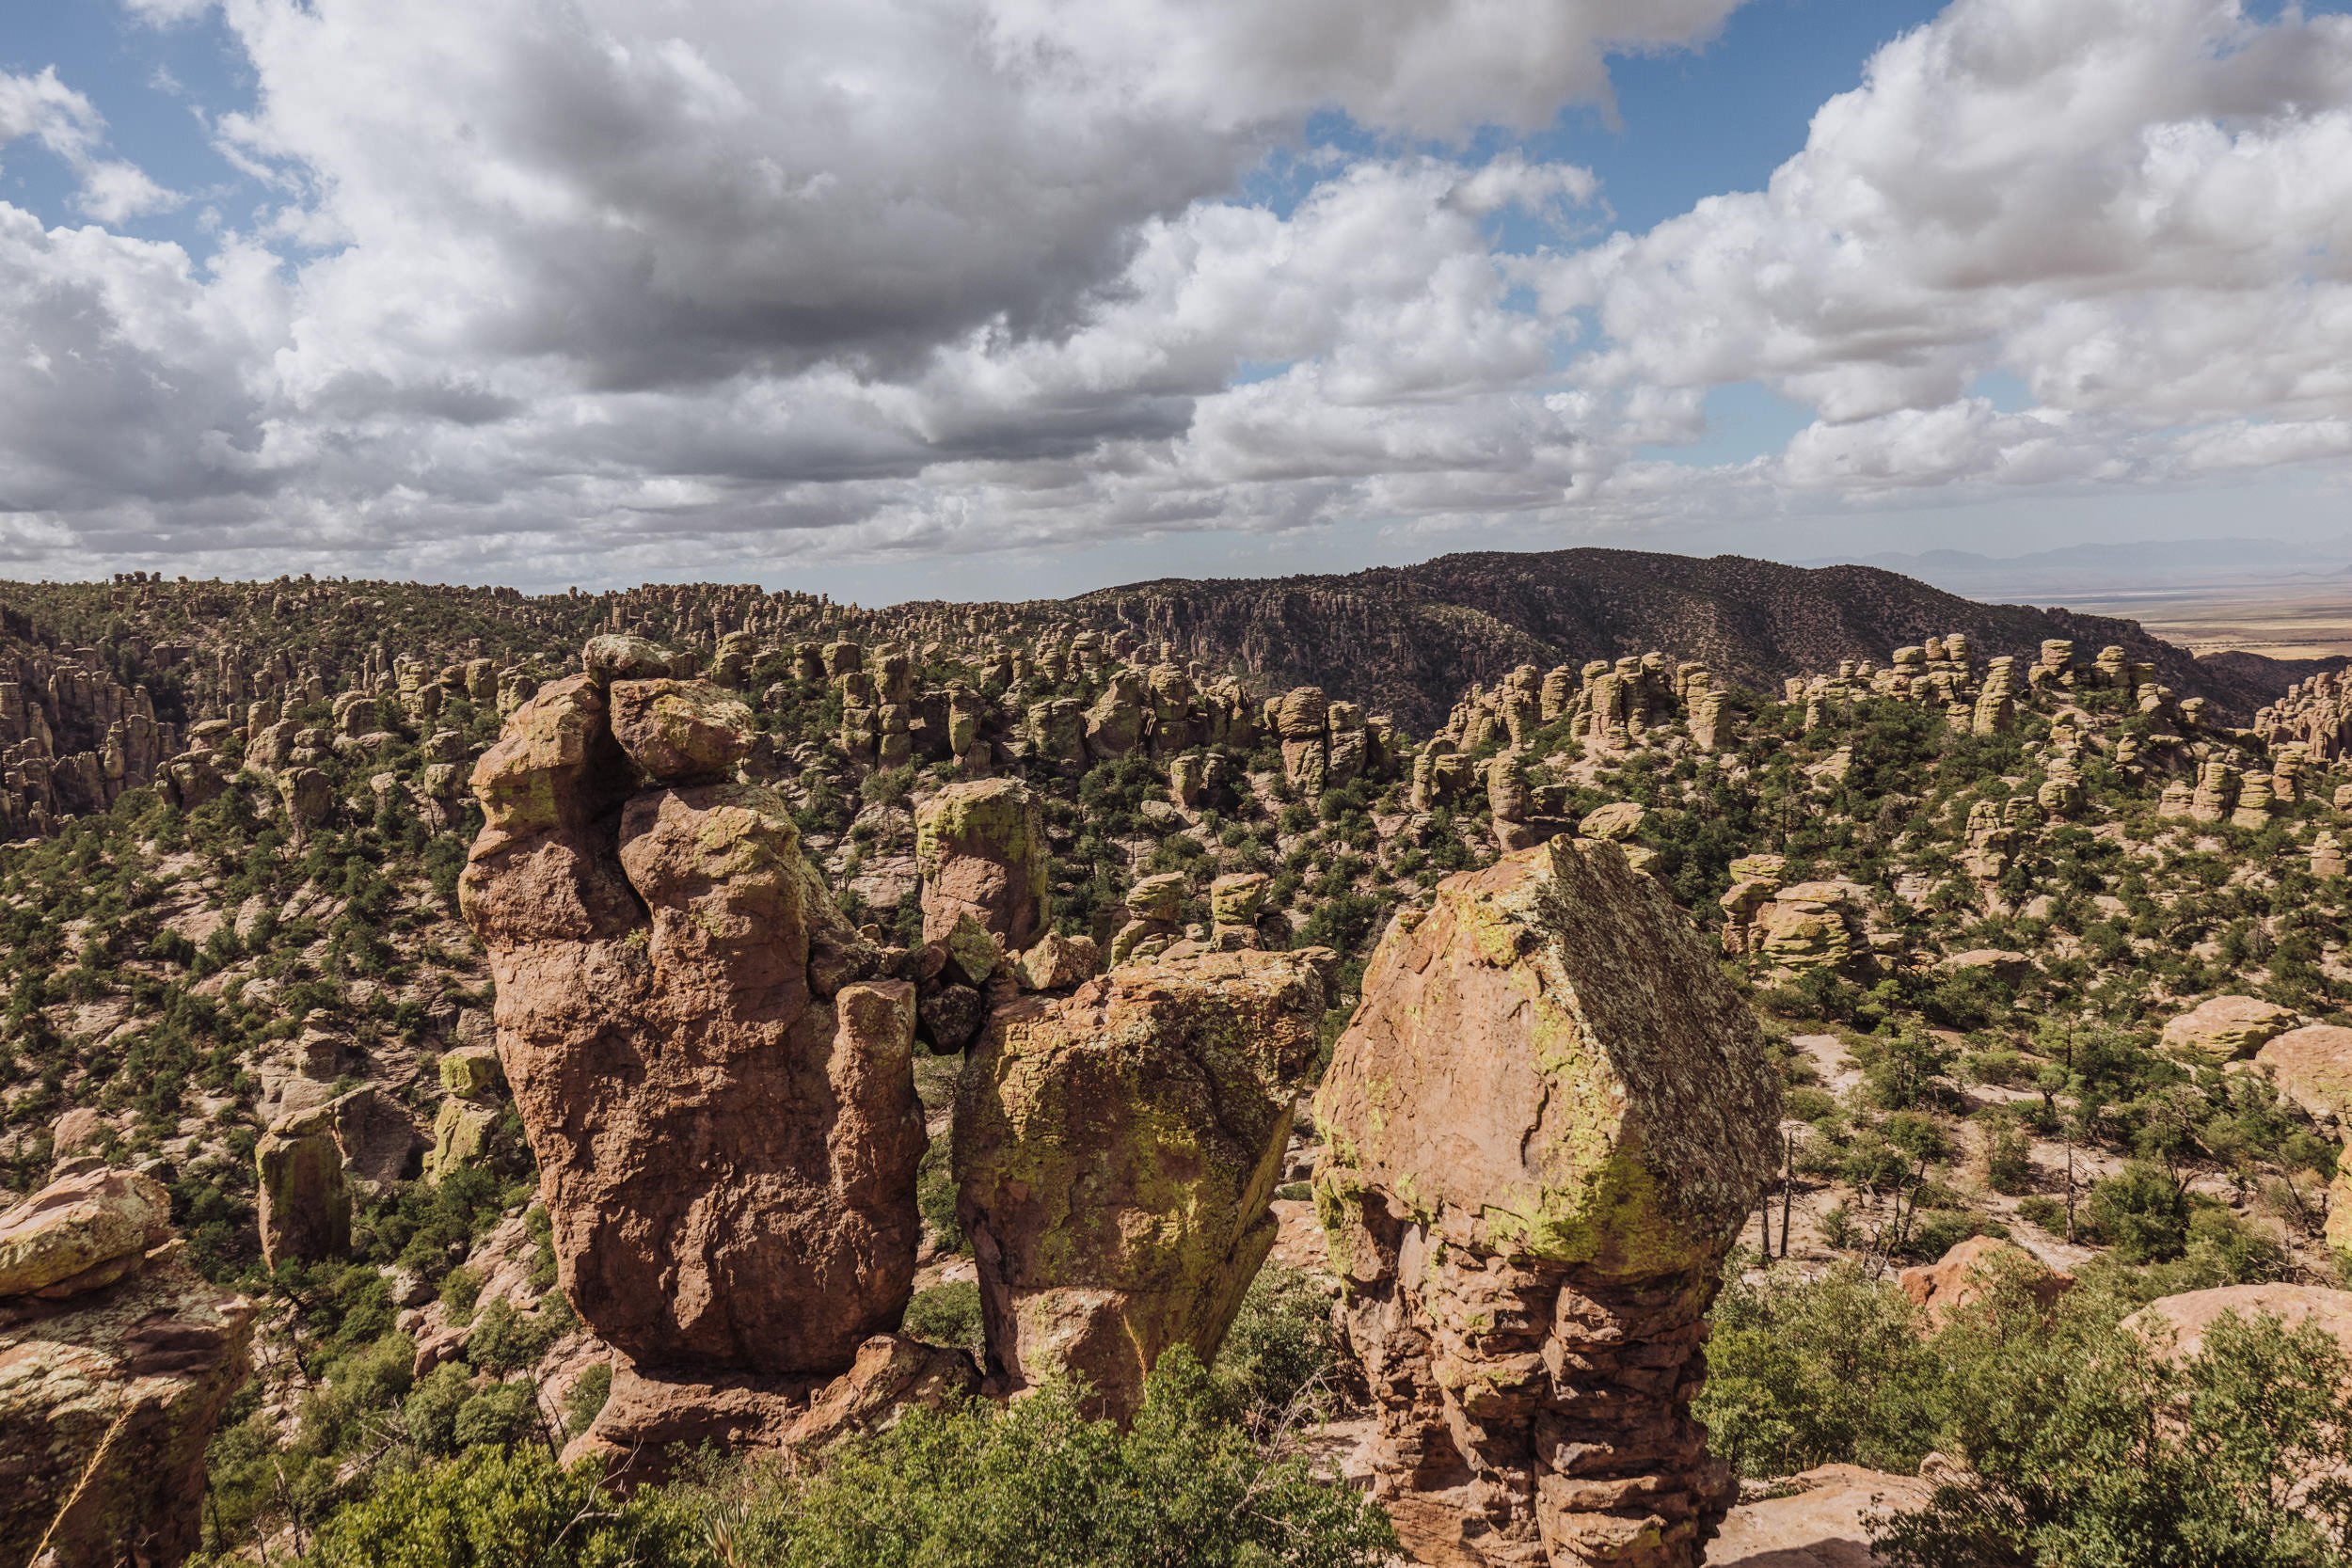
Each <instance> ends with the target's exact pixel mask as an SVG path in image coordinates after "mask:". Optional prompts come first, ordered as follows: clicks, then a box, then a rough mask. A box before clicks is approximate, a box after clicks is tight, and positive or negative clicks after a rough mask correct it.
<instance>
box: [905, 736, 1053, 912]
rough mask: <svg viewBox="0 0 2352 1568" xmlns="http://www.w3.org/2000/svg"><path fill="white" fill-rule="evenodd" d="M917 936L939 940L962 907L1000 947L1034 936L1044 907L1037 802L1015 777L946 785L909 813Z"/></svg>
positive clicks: (1044, 859)
mask: <svg viewBox="0 0 2352 1568" xmlns="http://www.w3.org/2000/svg"><path fill="white" fill-rule="evenodd" d="M914 858H915V863H916V864H917V865H918V866H919V867H920V868H921V870H922V873H923V940H924V941H925V942H944V941H946V939H947V937H948V934H949V933H950V932H952V931H953V930H954V929H955V927H956V922H957V921H958V920H959V919H960V918H961V917H962V916H964V915H966V914H969V915H971V916H972V917H973V918H974V919H975V920H977V921H978V922H979V925H980V928H981V929H982V930H984V931H986V932H988V933H989V934H990V935H991V936H993V937H996V938H998V939H999V940H1000V941H1001V942H1002V943H1003V945H1004V948H1005V951H1007V952H1008V953H1018V952H1020V951H1021V950H1022V949H1024V948H1025V947H1027V946H1028V945H1029V943H1031V942H1034V941H1036V940H1037V937H1038V933H1039V932H1040V931H1041V930H1042V929H1044V927H1045V926H1046V923H1047V919H1048V916H1049V914H1050V912H1051V908H1052V895H1051V893H1050V892H1049V879H1050V875H1051V866H1052V860H1051V856H1050V854H1049V852H1048V850H1047V847H1046V843H1045V815H1044V807H1043V805H1042V804H1041V802H1040V801H1039V800H1038V798H1037V796H1036V795H1035V794H1034V793H1032V792H1031V791H1030V789H1029V787H1028V786H1027V785H1026V784H1022V783H1021V782H1020V781H1018V780H1015V779H975V780H972V781H969V782H967V783H963V784H949V785H948V786H947V787H946V788H945V789H943V790H941V791H940V792H939V793H938V794H937V795H934V796H932V797H931V798H930V800H926V801H925V802H923V805H922V806H921V808H920V809H919V810H918V811H917V812H916V813H915V818H914Z"/></svg>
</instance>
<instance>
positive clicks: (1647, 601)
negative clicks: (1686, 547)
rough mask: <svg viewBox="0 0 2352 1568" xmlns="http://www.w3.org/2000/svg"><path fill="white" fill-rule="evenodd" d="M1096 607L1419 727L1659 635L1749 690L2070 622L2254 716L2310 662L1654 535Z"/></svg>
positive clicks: (1215, 657)
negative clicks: (1665, 544) (1523, 669)
mask: <svg viewBox="0 0 2352 1568" xmlns="http://www.w3.org/2000/svg"><path fill="white" fill-rule="evenodd" d="M1066 603H1067V605H1068V608H1069V609H1070V610H1073V611H1074V612H1075V613H1076V614H1078V615H1079V616H1080V617H1081V618H1082V619H1085V620H1086V621H1088V622H1089V624H1092V625H1096V626H1104V627H1105V628H1109V627H1116V626H1126V627H1131V628H1133V629H1135V630H1136V631H1137V632H1140V633H1141V634H1142V635H1144V636H1145V637H1147V638H1150V639H1154V640H1159V641H1174V642H1176V643H1178V644H1179V645H1180V646H1184V647H1188V648H1189V649H1190V650H1191V651H1192V655H1193V657H1197V658H1200V659H1201V660H1202V662H1204V663H1218V664H1224V663H1228V662H1237V663H1239V664H1241V665H1242V666H1243V667H1245V668H1246V669H1248V671H1249V672H1251V673H1253V674H1256V675H1259V676H1262V677H1263V679H1264V682H1265V684H1266V685H1267V686H1269V687H1272V688H1275V689H1280V688H1282V687H1286V686H1292V685H1301V684H1311V685H1319V686H1325V687H1327V688H1329V689H1332V690H1334V691H1345V692H1347V693H1349V694H1350V695H1351V696H1354V697H1357V698H1359V699H1360V700H1362V701H1364V702H1366V703H1367V704H1369V705H1373V706H1375V707H1385V708H1386V709H1388V710H1390V711H1391V712H1393V713H1394V714H1395V715H1396V716H1397V718H1398V719H1400V720H1401V721H1404V722H1405V723H1406V725H1407V726H1408V727H1410V728H1412V729H1414V730H1416V731H1426V730H1427V729H1428V728H1430V727H1432V726H1433V725H1435V724H1438V723H1440V722H1442V721H1443V720H1444V717H1445V714H1446V710H1447V708H1448V706H1449V705H1451V704H1452V703H1453V702H1454V700H1455V698H1456V697H1457V696H1458V695H1459V694H1460V691H1461V689H1462V688H1463V687H1464V686H1466V685H1467V684H1469V683H1470V682H1471V681H1492V680H1494V679H1496V678H1497V677H1498V676H1500V675H1502V673H1505V672H1507V671H1509V670H1511V669H1512V668H1514V667H1515V666H1517V665H1519V664H1525V663H1533V664H1535V665H1539V666H1543V667H1547V668H1549V667H1550V666H1552V665H1557V664H1563V663H1565V664H1581V663H1582V662H1583V661H1585V660H1587V659H1595V658H1616V657H1621V656H1623V655H1627V654H1639V653H1642V652H1644V651H1645V650H1646V649H1651V648H1659V649H1663V650H1665V651H1667V652H1668V653H1670V654H1673V655H1675V656H1676V657H1681V658H1691V659H1697V660H1700V661H1701V662H1704V663H1705V664H1707V665H1708V668H1709V669H1711V670H1713V671H1714V672H1715V673H1717V674H1718V675H1720V676H1722V677H1723V678H1724V680H1726V681H1728V682H1730V683H1732V684H1734V685H1739V686H1745V687H1749V688H1755V689H1768V688H1772V687H1777V686H1778V685H1779V684H1780V682H1781V680H1782V679H1783V678H1784V677H1786V676H1788V675H1792V674H1797V673H1804V672H1810V671H1820V670H1824V669H1834V668H1836V664H1837V661H1838V660H1839V659H1841V658H1875V659H1882V660H1883V659H1884V658H1885V657H1886V654H1887V650H1888V649H1890V648H1894V647H1898V646H1900V645H1903V644H1906V643H1915V642H1918V641H1922V640H1923V639H1925V638H1927V637H1929V636H1931V635H1942V634H1945V633H1949V632H1955V631H1960V632H1966V633H1967V634H1968V635H1969V637H1970V638H1971V639H1972V640H1974V641H1975V642H1976V643H1977V646H1978V651H1979V654H1980V655H1983V656H1989V655H1994V654H2002V653H2031V652H2032V651H2033V650H2035V649H2036V648H2037V647H2038V646H2039V645H2040V644H2041V642H2042V640H2044V639H2045V638H2070V639H2072V640H2073V641H2074V642H2075V644H2076V645H2077V651H2078V652H2080V653H2081V654H2082V655H2083V656H2084V657H2090V655H2092V654H2095V653H2096V652H2097V651H2098V650H2099V649H2100V648H2102V647H2105V646H2106V645H2107V644H2109V643H2117V644H2121V645H2122V647H2124V648H2126V649H2128V650H2129V651H2130V654H2131V657H2132V658H2133V660H2134V661H2135V662H2139V663H2146V664H2153V665H2154V666H2155V668H2156V678H2157V679H2158V680H2160V681H2162V682H2164V683H2165V684H2166V685H2168V686H2170V687H2172V688H2173V689H2175V690H2176V691H2178V692H2180V693H2181V694H2182V695H2184V696H2201V697H2203V698H2205V699H2206V700H2208V701H2209V702H2212V703H2214V704H2215V705H2217V706H2219V707H2221V708H2224V709H2226V710H2228V711H2229V712H2230V713H2231V714H2233V715H2234V716H2236V717H2239V718H2241V719H2242V718H2245V717H2248V716H2250V715H2251V714H2252V712H2253V711H2254V709H2256V708H2257V707H2259V706H2261V705H2263V704H2264V703H2265V702H2268V701H2270V700H2271V699H2272V698H2274V697H2275V696H2277V694H2278V693H2279V692H2280V690H2282V689H2284V688H2285V687H2286V686H2287V685H2288V684H2289V683H2290V682H2292V681H2294V680H2296V679H2298V678H2300V676H2301V675H2304V674H2307V673H2311V671H2312V669H2316V668H2320V667H2321V666H2320V665H2318V664H2310V665H2308V666H2306V665H2303V664H2293V665H2291V664H2288V663H2285V662H2282V661H2280V660H2276V659H2266V658H2263V657H2260V656H2257V655H2252V654H2231V655H2225V656H2218V657H2214V658H2207V659H2200V658H2196V657H2192V656H2191V655H2190V654H2189V653H2188V651H2187V650H2186V649H2184V648H2180V647H2176V646H2174V645H2173V644H2171V643H2169V642H2166V641H2162V640H2161V639H2158V638H2155V637H2152V636H2150V635H2149V634H2148V633H2147V632H2146V631H2144V630H2142V629H2141V628H2140V626H2139V623H2137V621H2125V620H2117V619H2114V618H2112V617H2108V616H2102V615H2078V614H2075V613H2074V612H2073V611H2071V610H2042V609H2036V608H2035V607H2033V606H2030V605H1988V604H1979V603H1977V602H1976V601H1975V600H1972V599H1963V598H1962V597H1960V596H1959V595H1958V594H1947V593H1945V592H1944V591H1943V590H1941V589H1939V588H1932V587H1930V586H1929V585H1928V584H1926V583H1924V582H1920V581H1918V580H1917V579H1915V578H1907V577H1903V576H1900V575H1899V574H1898V573H1894V572H1887V571H1881V570H1879V569H1878V568H1876V567H1872V566H1825V567H1820V568H1817V569H1813V570H1807V569H1805V568H1803V567H1797V566H1783V565H1781V564H1779V563H1778V562H1770V561H1756V560H1751V559H1749V558H1747V557H1745V556H1736V555H1719V556H1714V557H1710V558H1708V559H1705V560H1701V559H1699V558H1697V557H1693V556H1680V555H1664V554H1657V553H1653V552H1649V551H1643V550H1604V549H1572V550H1545V551H1535V552H1528V553H1518V552H1506V551H1499V550H1484V551H1478V552H1475V553H1470V554H1464V555H1449V556H1441V557H1439V558H1438V560H1435V561H1430V562H1422V564H1420V565H1418V566H1394V567H1392V566H1382V567H1375V568H1373V569H1372V570H1369V571H1363V572H1357V573H1353V574H1351V575H1349V576H1345V577H1292V578H1254V579H1253V578H1243V579H1232V580H1226V581H1189V580H1186V579H1183V578H1160V579H1157V580H1154V581H1151V582H1138V583H1130V584H1127V585H1125V586H1123V587H1119V588H1106V589H1103V590H1101V591H1099V592H1097V593H1093V594H1085V595H1082V596H1081V597H1078V598H1076V599H1073V600H1069V601H1066Z"/></svg>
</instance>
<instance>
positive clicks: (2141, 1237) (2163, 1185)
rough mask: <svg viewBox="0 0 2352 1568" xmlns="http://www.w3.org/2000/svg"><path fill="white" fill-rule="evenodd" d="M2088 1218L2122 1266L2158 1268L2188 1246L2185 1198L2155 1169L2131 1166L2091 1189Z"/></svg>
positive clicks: (2176, 1183) (2126, 1166) (2141, 1165)
mask: <svg viewBox="0 0 2352 1568" xmlns="http://www.w3.org/2000/svg"><path fill="white" fill-rule="evenodd" d="M2088 1212H2089V1217H2090V1224H2091V1227H2092V1228H2093V1229H2094V1230H2095V1231H2096V1232H2097V1233H2098V1235H2099V1238H2100V1239H2101V1240H2102V1241H2104V1242H2106V1243H2107V1244H2108V1245H2110V1246H2112V1247H2113V1248H2114V1249H2115V1256H2116V1258H2117V1259H2119V1260H2120V1261H2122V1262H2125V1263H2161V1262H2164V1261H2166V1260H2168V1259H2174V1258H2178V1257H2179V1256H2180V1255H2181V1254H2182V1252H2183V1251H2184V1250H2185V1249H2186V1247H2187V1245H2188V1217H2189V1200H2188V1195H2187V1194H2186V1193H2185V1192H2184V1191H2182V1190H2181V1187H2180V1184H2179V1183H2178V1182H2176V1181H2174V1180H2172V1178H2171V1177H2170V1176H2169V1175H2168V1174H2166V1173H2165V1172H2164V1171H2162V1170H2160V1169H2158V1168H2157V1167H2155V1166H2154V1165H2149V1164H2137V1163H2134V1164H2128V1165H2125V1166H2124V1167H2123V1168H2122V1170H2120V1171H2118V1172H2117V1173H2116V1174H2115V1175H2113V1176H2110V1177H2108V1178H2106V1180H2102V1181H2100V1182H2098V1183H2096V1184H2095V1185H2093V1186H2092V1187H2091V1189H2090V1205H2089V1211H2088Z"/></svg>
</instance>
